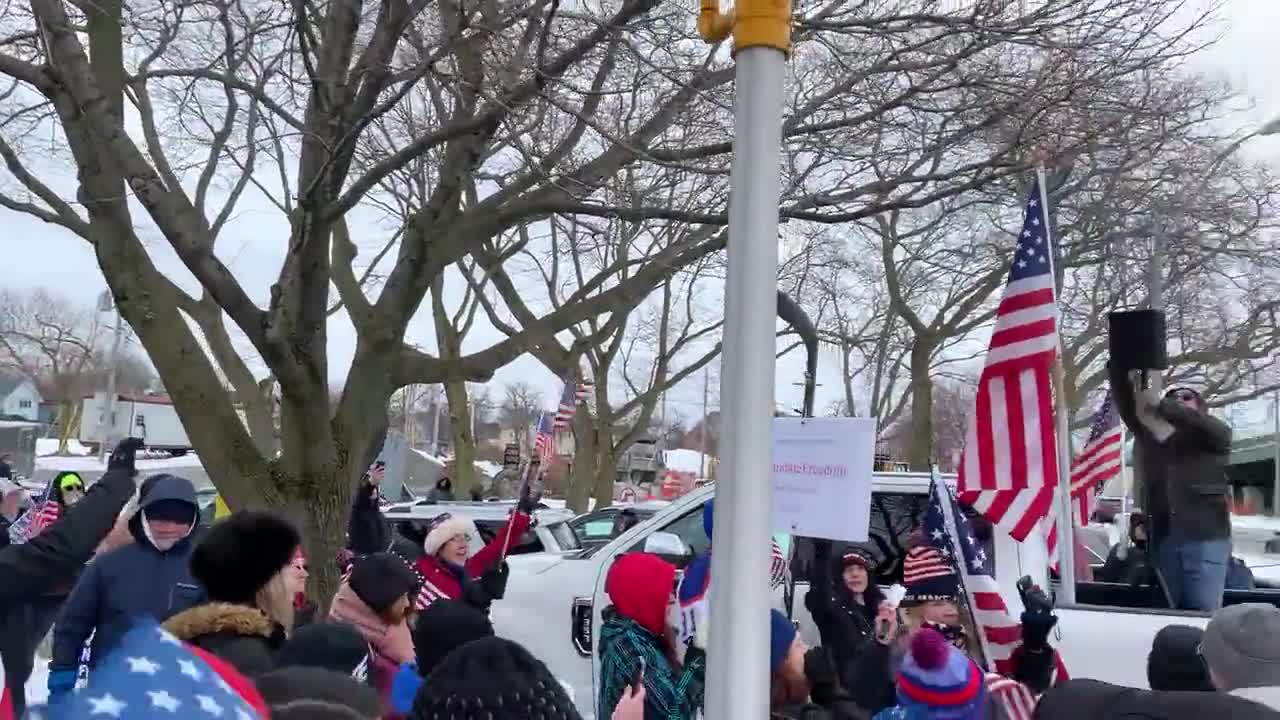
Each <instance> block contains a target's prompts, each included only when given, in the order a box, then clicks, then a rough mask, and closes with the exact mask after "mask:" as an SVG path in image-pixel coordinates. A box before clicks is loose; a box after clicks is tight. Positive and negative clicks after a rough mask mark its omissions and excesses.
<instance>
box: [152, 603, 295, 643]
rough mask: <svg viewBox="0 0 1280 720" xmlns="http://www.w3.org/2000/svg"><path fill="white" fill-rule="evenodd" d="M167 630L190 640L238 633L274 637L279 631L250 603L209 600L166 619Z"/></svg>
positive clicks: (245, 635) (240, 634) (278, 627)
mask: <svg viewBox="0 0 1280 720" xmlns="http://www.w3.org/2000/svg"><path fill="white" fill-rule="evenodd" d="M164 629H165V630H168V631H169V632H171V633H173V635H174V636H175V637H177V638H178V639H179V640H185V641H187V642H190V641H192V640H195V639H196V638H199V637H202V636H205V635H218V634H226V635H239V636H242V637H262V638H271V637H272V636H274V635H275V634H276V633H278V632H280V626H279V625H276V624H275V623H274V622H272V621H271V619H270V618H268V617H267V616H266V615H264V614H263V613H262V611H261V610H259V609H257V608H252V607H249V606H247V605H233V604H231V603H221V602H215V603H209V604H207V605H200V606H199V607H193V608H191V609H190V610H185V611H183V612H180V613H178V614H177V615H174V616H173V617H171V618H169V619H168V620H166V621H165V622H164Z"/></svg>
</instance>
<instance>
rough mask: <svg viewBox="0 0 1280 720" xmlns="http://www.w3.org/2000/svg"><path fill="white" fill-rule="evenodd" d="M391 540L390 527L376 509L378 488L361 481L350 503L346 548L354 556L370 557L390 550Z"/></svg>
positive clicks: (380, 512)
mask: <svg viewBox="0 0 1280 720" xmlns="http://www.w3.org/2000/svg"><path fill="white" fill-rule="evenodd" d="M391 540H392V532H391V525H390V524H389V523H388V522H387V520H386V518H384V517H383V516H382V511H381V510H380V509H378V488H376V487H374V486H373V485H372V484H370V483H369V481H368V480H363V481H361V483H360V487H358V488H356V494H355V497H354V498H353V499H352V501H351V517H350V519H349V520H348V521H347V547H348V548H349V549H350V550H351V552H353V553H355V554H356V555H372V554H373V553H378V552H386V551H387V550H388V549H390V547H391Z"/></svg>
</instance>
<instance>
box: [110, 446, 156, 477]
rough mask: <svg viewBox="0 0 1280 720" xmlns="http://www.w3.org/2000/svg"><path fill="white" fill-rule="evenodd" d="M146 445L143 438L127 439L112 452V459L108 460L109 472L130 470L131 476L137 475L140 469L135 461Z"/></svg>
mask: <svg viewBox="0 0 1280 720" xmlns="http://www.w3.org/2000/svg"><path fill="white" fill-rule="evenodd" d="M145 445H146V443H144V442H143V441H142V438H136V437H131V438H125V440H124V441H123V442H121V443H120V444H119V445H116V448H115V450H112V451H111V457H110V458H108V459H107V470H128V471H129V474H130V475H137V474H138V468H137V466H136V465H135V464H134V460H135V459H136V457H137V455H138V451H139V450H141V449H142V448H143V446H145Z"/></svg>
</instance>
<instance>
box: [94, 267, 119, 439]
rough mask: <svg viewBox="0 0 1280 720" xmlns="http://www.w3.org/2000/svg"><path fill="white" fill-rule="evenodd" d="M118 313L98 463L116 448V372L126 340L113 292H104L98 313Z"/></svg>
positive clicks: (101, 426) (103, 411) (101, 424)
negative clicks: (112, 448)
mask: <svg viewBox="0 0 1280 720" xmlns="http://www.w3.org/2000/svg"><path fill="white" fill-rule="evenodd" d="M113 310H114V311H115V313H116V329H115V331H114V332H113V333H112V338H111V359H110V365H108V366H107V398H106V405H105V406H104V407H103V408H102V419H101V420H100V421H99V423H98V428H99V429H100V431H101V432H100V433H99V434H100V435H101V438H100V439H99V443H98V462H100V463H105V462H106V461H107V446H108V445H110V446H112V447H114V446H115V431H116V370H117V369H118V368H119V367H120V344H121V342H122V341H123V340H124V318H123V317H121V316H120V308H118V307H116V305H115V300H114V299H113V298H112V297H111V291H110V290H107V291H104V292H103V293H102V294H101V295H99V296H98V312H111V311H113Z"/></svg>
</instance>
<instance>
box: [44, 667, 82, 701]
mask: <svg viewBox="0 0 1280 720" xmlns="http://www.w3.org/2000/svg"><path fill="white" fill-rule="evenodd" d="M75 689H76V670H75V669H63V670H50V671H49V704H50V705H52V704H53V703H55V702H57V700H58V699H59V698H61V697H63V696H65V695H68V694H70V693H71V691H73V690H75Z"/></svg>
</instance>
